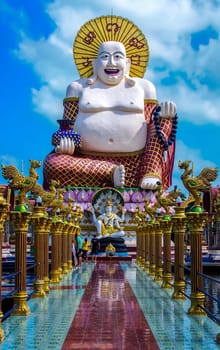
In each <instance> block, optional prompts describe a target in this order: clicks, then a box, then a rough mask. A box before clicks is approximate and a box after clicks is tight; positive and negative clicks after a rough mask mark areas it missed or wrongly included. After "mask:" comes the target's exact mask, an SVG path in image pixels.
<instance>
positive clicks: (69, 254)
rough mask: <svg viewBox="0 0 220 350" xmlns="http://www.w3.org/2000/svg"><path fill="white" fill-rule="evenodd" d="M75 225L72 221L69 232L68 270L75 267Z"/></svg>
mask: <svg viewBox="0 0 220 350" xmlns="http://www.w3.org/2000/svg"><path fill="white" fill-rule="evenodd" d="M73 233H74V226H73V224H72V222H70V223H69V227H68V233H67V264H68V270H72V269H73V261H72V240H73Z"/></svg>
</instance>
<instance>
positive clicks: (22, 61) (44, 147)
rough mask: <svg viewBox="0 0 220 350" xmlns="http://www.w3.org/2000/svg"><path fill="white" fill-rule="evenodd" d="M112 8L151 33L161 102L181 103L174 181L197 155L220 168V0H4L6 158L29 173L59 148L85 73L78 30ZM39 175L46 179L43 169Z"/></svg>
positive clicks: (0, 143)
mask: <svg viewBox="0 0 220 350" xmlns="http://www.w3.org/2000/svg"><path fill="white" fill-rule="evenodd" d="M111 13H113V14H114V15H119V16H123V17H127V18H128V19H129V20H131V21H133V22H134V23H135V24H136V25H137V26H138V27H139V28H140V29H141V30H142V31H143V32H144V34H145V36H146V38H147V40H148V44H149V48H150V61H149V65H148V69H147V71H146V73H145V77H146V79H149V80H151V81H152V82H153V83H154V85H155V86H156V88H157V94H158V99H159V101H165V100H172V101H174V102H175V103H176V104H177V112H178V116H179V124H178V132H177V147H176V157H175V167H174V173H173V185H175V184H177V185H178V186H179V187H181V182H180V175H181V171H180V170H179V169H178V166H177V163H178V161H179V160H186V159H190V160H192V161H193V162H194V169H195V174H198V173H199V172H200V171H201V170H202V169H203V168H204V167H206V166H217V167H218V168H219V169H220V157H219V150H220V137H219V135H220V98H219V95H220V69H219V61H220V57H219V52H220V40H219V36H220V21H219V18H220V1H219V0H213V1H212V0H194V1H193V0H191V1H190V0H157V1H155V0H136V1H135V2H134V1H131V0H120V1H118V0H117V1H116V0H111V4H108V2H105V1H103V0H88V1H87V0H54V1H48V0H38V1H30V0H2V1H1V7H0V32H1V38H0V42H1V65H0V70H1V72H0V74H1V85H0V89H1V91H0V95H1V99H0V101H1V106H0V107H1V131H2V132H1V137H0V163H1V164H6V165H8V164H13V165H16V166H17V167H18V168H19V169H20V170H21V167H22V162H23V163H24V171H25V173H26V172H27V169H28V165H29V159H37V160H42V161H43V160H44V158H45V156H46V155H47V154H48V153H49V152H50V151H51V150H52V146H51V136H52V133H53V132H55V131H56V130H57V122H56V120H57V119H59V118H61V117H62V111H63V107H62V101H63V98H64V97H65V91H66V87H67V85H68V84H69V83H70V82H71V81H73V80H75V79H77V78H78V72H77V70H76V67H75V65H74V62H73V58H72V43H73V41H74V38H75V35H76V33H77V31H78V30H79V28H80V26H81V25H82V24H84V23H85V22H86V21H88V20H89V19H92V18H95V17H98V16H101V15H109V14H111ZM39 175H40V180H39V182H40V183H41V182H42V168H41V169H40V170H39ZM0 182H2V183H5V180H4V179H3V178H2V176H1V180H0ZM214 184H220V176H219V177H218V179H217V181H216V182H215V183H214Z"/></svg>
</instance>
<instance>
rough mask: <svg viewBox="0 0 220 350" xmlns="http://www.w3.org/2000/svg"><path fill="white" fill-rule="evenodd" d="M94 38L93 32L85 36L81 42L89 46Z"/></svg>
mask: <svg viewBox="0 0 220 350" xmlns="http://www.w3.org/2000/svg"><path fill="white" fill-rule="evenodd" d="M95 37H96V36H95V33H94V32H89V33H88V34H87V36H86V37H85V38H84V39H83V41H84V43H86V44H88V45H89V44H91V43H92V42H93V41H94V39H95Z"/></svg>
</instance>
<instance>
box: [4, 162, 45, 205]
mask: <svg viewBox="0 0 220 350" xmlns="http://www.w3.org/2000/svg"><path fill="white" fill-rule="evenodd" d="M40 166H41V162H40V161H37V160H30V168H29V176H24V175H23V174H22V173H20V172H19V170H18V169H17V168H16V167H15V166H14V165H2V176H3V177H4V179H6V180H8V186H9V188H11V189H12V190H14V191H17V190H18V194H17V196H16V201H17V202H18V203H17V204H18V205H24V204H25V200H26V193H27V192H29V191H30V190H31V189H32V187H33V186H34V185H35V184H36V181H37V180H38V174H37V172H36V170H35V169H36V168H40Z"/></svg>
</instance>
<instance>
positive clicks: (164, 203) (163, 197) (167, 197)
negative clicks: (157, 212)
mask: <svg viewBox="0 0 220 350" xmlns="http://www.w3.org/2000/svg"><path fill="white" fill-rule="evenodd" d="M178 197H180V198H181V199H184V194H183V193H182V191H181V190H179V189H178V188H177V187H176V186H175V187H174V190H172V191H170V192H168V193H167V194H164V191H163V187H162V185H158V186H157V188H156V200H157V202H156V203H155V205H154V207H155V208H163V209H164V210H165V215H170V207H174V206H176V205H177V198H178Z"/></svg>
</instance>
